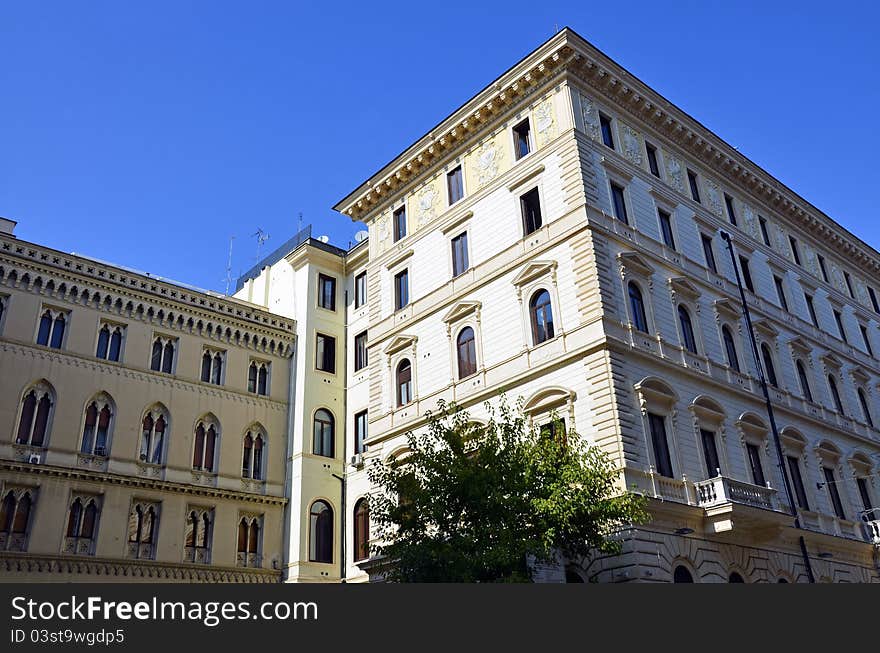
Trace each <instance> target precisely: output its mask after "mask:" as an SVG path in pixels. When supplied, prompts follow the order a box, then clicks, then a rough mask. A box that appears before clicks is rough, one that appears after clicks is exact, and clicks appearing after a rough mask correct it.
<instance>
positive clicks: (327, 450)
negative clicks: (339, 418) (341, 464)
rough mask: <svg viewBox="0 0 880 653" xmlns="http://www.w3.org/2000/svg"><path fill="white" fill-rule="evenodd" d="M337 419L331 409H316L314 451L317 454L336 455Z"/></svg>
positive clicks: (331, 456)
mask: <svg viewBox="0 0 880 653" xmlns="http://www.w3.org/2000/svg"><path fill="white" fill-rule="evenodd" d="M334 426H335V420H334V419H333V415H331V414H330V411H329V410H326V409H324V408H320V409H318V410H317V411H315V429H314V431H315V432H314V439H313V441H312V453H314V454H315V455H316V456H327V457H328V458H333V457H334V446H333V445H334V444H335V437H334V431H335V428H334Z"/></svg>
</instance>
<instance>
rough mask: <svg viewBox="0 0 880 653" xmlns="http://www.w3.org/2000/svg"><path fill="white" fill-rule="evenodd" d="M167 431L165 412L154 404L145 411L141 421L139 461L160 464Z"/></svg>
mask: <svg viewBox="0 0 880 653" xmlns="http://www.w3.org/2000/svg"><path fill="white" fill-rule="evenodd" d="M167 431H168V418H167V412H166V411H165V409H164V408H162V407H159V406H156V407H154V408H152V409H150V410H148V411H147V413H146V414H145V415H144V419H143V420H142V422H141V450H140V460H141V462H145V463H150V464H151V465H161V464H162V455H163V452H164V450H165V437H166V435H167Z"/></svg>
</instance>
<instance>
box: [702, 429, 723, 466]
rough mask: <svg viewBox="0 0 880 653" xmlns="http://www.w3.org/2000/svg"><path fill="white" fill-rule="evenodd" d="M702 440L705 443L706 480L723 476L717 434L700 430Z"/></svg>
mask: <svg viewBox="0 0 880 653" xmlns="http://www.w3.org/2000/svg"><path fill="white" fill-rule="evenodd" d="M700 439H701V440H702V442H703V457H704V458H705V460H706V474H707V476H706V478H715V477H716V476H721V463H720V462H719V461H718V448H717V447H716V446H715V434H714V433H713V432H712V431H707V430H706V429H700Z"/></svg>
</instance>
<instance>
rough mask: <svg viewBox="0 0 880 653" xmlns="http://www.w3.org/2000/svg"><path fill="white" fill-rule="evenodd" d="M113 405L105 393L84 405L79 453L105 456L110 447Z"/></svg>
mask: <svg viewBox="0 0 880 653" xmlns="http://www.w3.org/2000/svg"><path fill="white" fill-rule="evenodd" d="M112 419H113V405H112V402H111V400H110V398H109V397H108V396H106V395H99V396H98V397H96V398H95V399H93V400H92V401H90V402H89V404H88V405H87V406H86V414H85V422H84V425H83V434H82V443H81V444H80V453H83V454H87V455H95V456H106V455H107V453H108V451H109V449H110V447H109V442H110V425H111V422H112Z"/></svg>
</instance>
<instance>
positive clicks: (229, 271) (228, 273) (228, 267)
mask: <svg viewBox="0 0 880 653" xmlns="http://www.w3.org/2000/svg"><path fill="white" fill-rule="evenodd" d="M233 240H235V236H230V237H229V257H228V258H227V259H226V295H227V296H229V285H230V284H231V283H232V241H233Z"/></svg>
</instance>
